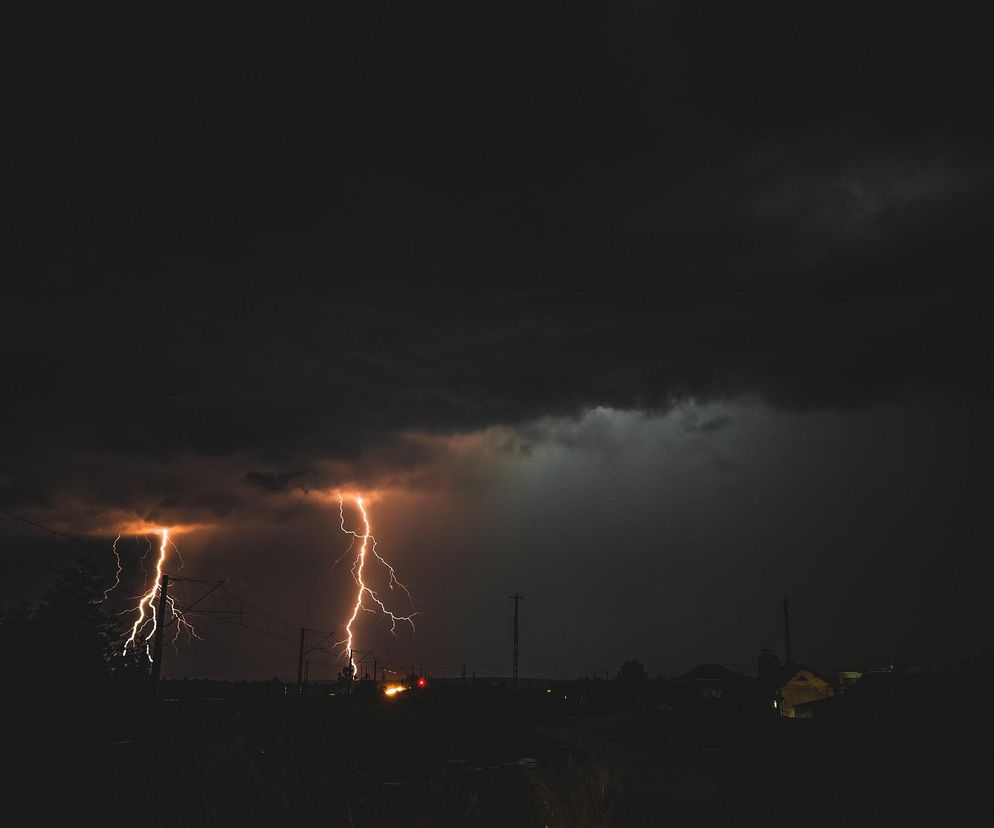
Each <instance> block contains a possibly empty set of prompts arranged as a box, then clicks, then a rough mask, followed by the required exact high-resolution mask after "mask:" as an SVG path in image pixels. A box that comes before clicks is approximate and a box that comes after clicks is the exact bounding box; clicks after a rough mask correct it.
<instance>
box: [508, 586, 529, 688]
mask: <svg viewBox="0 0 994 828" xmlns="http://www.w3.org/2000/svg"><path fill="white" fill-rule="evenodd" d="M524 597H525V596H524V595H518V593H516V592H515V593H514V595H512V596H511V597H510V600H512V601H514V666H513V667H512V674H511V686H512V687H513V688H514V689H515V690H517V689H518V602H519V601H521V599H522V598H524Z"/></svg>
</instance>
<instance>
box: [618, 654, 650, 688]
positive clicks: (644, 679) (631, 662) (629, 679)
mask: <svg viewBox="0 0 994 828" xmlns="http://www.w3.org/2000/svg"><path fill="white" fill-rule="evenodd" d="M614 680H615V681H616V682H617V683H618V684H619V685H622V686H625V687H644V686H645V685H646V684H647V683H648V681H649V674H648V673H646V671H645V667H644V666H643V665H642V662H641V661H639V660H637V659H634V658H631V659H628V660H627V661H623V662H622V663H621V667H620V668H618V675H616V676H615V677H614Z"/></svg>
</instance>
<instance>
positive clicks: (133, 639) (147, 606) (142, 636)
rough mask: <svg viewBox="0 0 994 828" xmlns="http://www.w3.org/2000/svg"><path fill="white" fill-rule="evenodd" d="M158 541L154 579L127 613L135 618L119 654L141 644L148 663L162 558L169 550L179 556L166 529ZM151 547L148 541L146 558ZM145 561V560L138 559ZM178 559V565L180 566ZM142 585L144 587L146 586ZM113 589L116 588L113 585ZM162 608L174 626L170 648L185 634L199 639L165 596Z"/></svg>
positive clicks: (153, 630)
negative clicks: (166, 609)
mask: <svg viewBox="0 0 994 828" xmlns="http://www.w3.org/2000/svg"><path fill="white" fill-rule="evenodd" d="M159 531H160V533H161V535H162V539H161V541H160V543H159V554H158V557H157V558H156V561H155V570H154V576H153V578H152V586H151V587H149V588H148V589H147V590H146V592H145V594H144V595H142V596H141V598H140V599H139V601H138V605H137V606H136V607H134V608H133V609H132V610H129V611H130V612H134V613H137V614H138V617H137V618H136V619H135V622H134V624H133V625H132V627H131V635H130V636H129V637H128V640H127V641H125V642H124V649H123V651H122V652H123V653H124V654H125V655H127V652H128V649H129V648H131V649H132V650H137V649H138V648H139V647H141V646H142V645H143V644H144V647H145V655H146V656H148V660H149V661H151V660H152V648H151V645H150V644H149V642H150V641H151V640H152V637H153V636H154V635H155V631H156V629H157V628H158V620H157V619H156V615H157V612H158V606H159V605H158V601H159V599H160V595H161V592H162V569H163V566H164V565H165V562H166V555H167V553H168V551H169V550H170V549H172V550H174V551H175V552H176V554H177V556H179V548H178V547H177V546H176V544H175V543H173V541H172V540H171V539H170V537H169V530H168V529H161V530H159ZM151 548H152V544H151V541H149V549H148V550H147V551H146V553H145V554H146V555H147V554H148V552H149V551H151ZM114 551H115V554H116V553H117V542H116V541H115V547H114ZM142 560H145V557H144V556H143V557H142ZM182 560H183V559H182V556H180V565H181V566H182ZM118 565H119V566H120V557H118ZM118 574H120V569H118ZM147 583H148V582H147V581H146V585H147ZM115 586H116V584H115ZM166 605H167V606H168V608H169V614H170V617H171V619H172V620H174V621H175V622H176V635H175V636H173V641H172V643H173V646H174V647H175V645H176V641H177V639H179V637H180V635H181V634H184V633H185V634H186V635H187V637H188V638H200V636H198V635H197V631H196V630H195V629H194V628H193V625H192V624H190V622H189V621H187V620H186V618H185V617H184V616H183V615H182V613H180V612H179V610H178V609H177V608H176V602H175V601H174V600H173V597H172V596H171V595H166Z"/></svg>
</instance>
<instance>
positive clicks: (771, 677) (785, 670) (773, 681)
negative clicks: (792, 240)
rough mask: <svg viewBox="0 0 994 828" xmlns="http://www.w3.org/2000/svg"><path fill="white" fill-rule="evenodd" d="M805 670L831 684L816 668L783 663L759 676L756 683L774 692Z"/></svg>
mask: <svg viewBox="0 0 994 828" xmlns="http://www.w3.org/2000/svg"><path fill="white" fill-rule="evenodd" d="M802 671H803V672H807V673H810V674H811V675H813V676H815V677H817V678H819V679H821V680H822V681H823V682H825V683H826V684H829V685H830V684H831V683H832V682H831V681H830V680H829V679H827V678H825V676H823V675H821V673H819V672H818V671H817V670H812V669H811V668H810V667H808V666H807V665H806V664H783V665H781V666H779V667H774V668H773V669H772V670H770V671H769V672H768V673H765V674H764V675H762V676H760V677H759V681H758V684H759V686H760V687H762V688H763V689H764V690H769V691H770V692H775V691H776V690H779V689H780V688H781V687H783V686H784V685H785V684H787V682H789V681H790V680H791V679H792V678H794V676H796V675H797V674H798V673H800V672H802Z"/></svg>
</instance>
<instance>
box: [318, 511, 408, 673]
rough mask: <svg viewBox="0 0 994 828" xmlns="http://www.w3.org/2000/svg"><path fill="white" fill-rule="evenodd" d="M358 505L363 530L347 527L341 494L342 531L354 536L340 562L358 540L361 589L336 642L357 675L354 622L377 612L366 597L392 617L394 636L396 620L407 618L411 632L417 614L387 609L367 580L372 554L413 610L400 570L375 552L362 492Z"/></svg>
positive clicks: (356, 569)
mask: <svg viewBox="0 0 994 828" xmlns="http://www.w3.org/2000/svg"><path fill="white" fill-rule="evenodd" d="M353 499H354V500H355V504H356V507H357V508H358V509H359V513H360V514H361V515H362V531H361V532H359V531H357V530H355V529H348V528H346V526H345V497H344V496H343V495H341V494H339V495H338V514H339V518H340V525H341V527H342V531H343V532H344V533H345V534H346V535H351V536H352V540H351V542H350V543H349V548H348V549H346V550H345V552H343V553H342V555H341V556H340V557H339V559H338V560H339V561H340V560H341V559H342V558H343V557H345V555H347V554H348V552H349V550H350V549H353V548H354V547H355V544H356V542H359V551H358V552H357V553H356V558H355V560H354V561H353V562H352V569H351V571H352V578H353V580H354V581H355V582H356V586H357V587H358V589H357V590H356V595H355V605H354V606H353V607H352V615H351V616H350V617H349V620H348V623H346V625H345V632H346V637H345V638H344V639H342V640H341V641H339V642H337V645H341V646H342V648H343V649H342V655H344V656H346V657H347V658H348V660H349V669H350V670H351V671H352V673H353V675H354V674H355V662H354V661H353V659H352V650H353V644H354V642H355V631H354V630H353V628H352V627H353V624H355V623H356V619H357V618H358V617H359V611H360V610H362V611H364V612H372V613H375V612H376V609H374V608H373V607H368V606H366V605H365V604H364V603H363V596H369V600H370V601H372V602H373V603H374V604H375V605H376V606H377V607H378V608H379V610H380V612H382V613H383V614H384V615H385V616H387V617H388V618H389V619H390V632H391V633H392V634H393V635H396V634H397V622H398V621H405V622H407V623H408V624H410V625H411V631H412V632H413V631H414V616H415V615H417V614H418V613H417V612H411V614H410V615H397V614H395V613H393V612H391V611H390V610H388V609H387V607H386V605H385V604H384V603H383V601H382V600H381V599H380V597H379V595H377V594H376V591H375V590H374V589H372V588H371V587H370V586H369V585H368V584H367V583H366V581H365V579H364V575H365V569H366V563H367V559H366V558H367V553H371V554H372V556H373V557H374V558H375V559H376V560H377V561H379V562H380V564H381V565H382V566H384V567H385V568H386V569H387V571H388V572H389V573H390V578H389V580H388V582H387V583H388V585H389V587H390V589H391V590H393V588H394V586H399V587H400V588H401V589H402V590H404V593H405V594H406V595H407V600H408V601H409V602H410V604H411V609H412V610H413V609H414V601H413V600H412V598H411V593H410V590H408V588H407V587H406V586H404V584H402V583H401V582H400V581H398V580H397V573H396V572H395V571H394V568H393V567H392V566H391V565H390V564H389V563H387V562H386V561H385V560H384V559H383V557H382V556H381V555H380V553H379V552H377V551H376V538H374V537H373V534H372V530H371V528H370V524H369V514H368V512H367V511H366V505H365V503H364V502H363V499H362V497H361V496H359V495H354V496H353ZM335 563H336V564H337V563H338V561H336V562H335Z"/></svg>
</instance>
